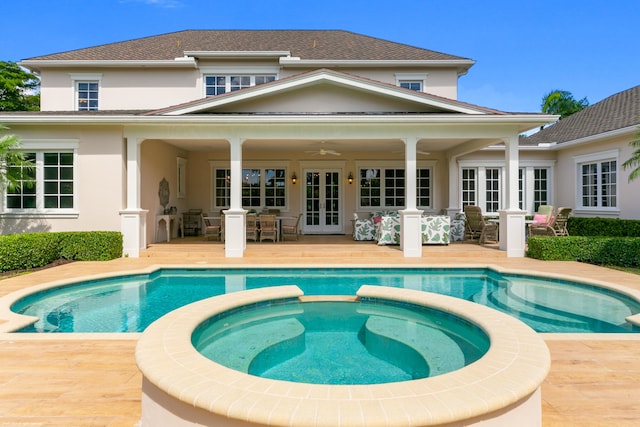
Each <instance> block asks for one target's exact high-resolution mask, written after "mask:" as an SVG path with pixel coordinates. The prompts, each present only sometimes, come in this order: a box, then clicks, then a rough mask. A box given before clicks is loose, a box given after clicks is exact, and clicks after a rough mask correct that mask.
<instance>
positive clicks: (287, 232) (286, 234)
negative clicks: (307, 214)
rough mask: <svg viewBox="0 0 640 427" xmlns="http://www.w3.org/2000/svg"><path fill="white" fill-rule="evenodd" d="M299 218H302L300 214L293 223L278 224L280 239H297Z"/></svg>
mask: <svg viewBox="0 0 640 427" xmlns="http://www.w3.org/2000/svg"><path fill="white" fill-rule="evenodd" d="M300 218H302V214H300V215H298V218H296V223H295V225H291V224H282V225H281V226H280V232H281V233H282V240H287V239H289V238H290V239H294V240H298V236H299V234H300V233H299V227H300Z"/></svg>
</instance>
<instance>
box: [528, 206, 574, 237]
mask: <svg viewBox="0 0 640 427" xmlns="http://www.w3.org/2000/svg"><path fill="white" fill-rule="evenodd" d="M571 211H572V209H571V208H558V212H557V213H556V214H555V216H554V217H553V219H552V220H551V222H550V223H549V224H541V225H531V226H529V236H568V235H569V230H567V222H568V220H569V215H570V214H571Z"/></svg>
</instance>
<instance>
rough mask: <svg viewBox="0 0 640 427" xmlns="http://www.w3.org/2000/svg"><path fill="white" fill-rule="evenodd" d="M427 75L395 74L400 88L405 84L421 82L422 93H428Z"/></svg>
mask: <svg viewBox="0 0 640 427" xmlns="http://www.w3.org/2000/svg"><path fill="white" fill-rule="evenodd" d="M427 75H428V74H427V73H395V76H396V86H398V87H400V84H401V83H403V82H420V83H421V87H420V92H426V87H427Z"/></svg>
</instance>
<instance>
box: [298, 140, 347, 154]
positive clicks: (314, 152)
mask: <svg viewBox="0 0 640 427" xmlns="http://www.w3.org/2000/svg"><path fill="white" fill-rule="evenodd" d="M305 153H307V154H311V155H312V156H326V155H327V154H330V155H332V156H341V155H342V153H338V152H337V151H336V150H330V149H327V148H324V141H322V142H321V143H320V148H319V149H317V150H307V151H305Z"/></svg>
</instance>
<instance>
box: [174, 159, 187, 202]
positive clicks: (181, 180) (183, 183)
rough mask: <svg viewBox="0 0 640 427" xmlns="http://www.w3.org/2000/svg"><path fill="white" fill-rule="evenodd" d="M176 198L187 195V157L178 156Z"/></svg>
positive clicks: (182, 197)
mask: <svg viewBox="0 0 640 427" xmlns="http://www.w3.org/2000/svg"><path fill="white" fill-rule="evenodd" d="M176 169H177V170H176V178H177V179H176V181H177V182H176V198H177V199H184V198H185V197H187V159H185V158H183V157H176Z"/></svg>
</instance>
